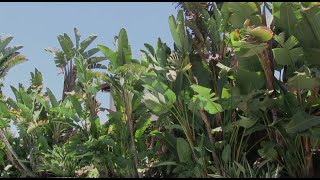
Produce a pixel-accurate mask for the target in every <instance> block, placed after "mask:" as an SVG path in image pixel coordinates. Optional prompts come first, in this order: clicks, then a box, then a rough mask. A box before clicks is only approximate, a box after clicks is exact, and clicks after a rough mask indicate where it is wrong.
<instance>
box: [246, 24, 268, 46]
mask: <svg viewBox="0 0 320 180" xmlns="http://www.w3.org/2000/svg"><path fill="white" fill-rule="evenodd" d="M249 33H250V34H251V35H252V36H254V37H255V38H256V39H257V40H259V41H261V42H266V41H269V40H270V39H271V38H272V35H273V33H272V31H271V29H269V28H267V27H265V26H258V27H256V28H254V29H252V30H251V31H250V32H249Z"/></svg>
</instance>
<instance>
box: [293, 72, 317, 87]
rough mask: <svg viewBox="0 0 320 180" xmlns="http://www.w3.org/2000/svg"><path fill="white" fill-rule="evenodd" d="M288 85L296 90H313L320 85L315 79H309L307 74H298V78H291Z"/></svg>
mask: <svg viewBox="0 0 320 180" xmlns="http://www.w3.org/2000/svg"><path fill="white" fill-rule="evenodd" d="M288 85H289V87H291V88H294V89H306V90H311V89H313V88H314V87H316V86H318V85H319V81H318V80H317V79H315V78H311V77H308V76H307V75H306V73H297V75H296V76H294V77H291V78H289V80H288Z"/></svg>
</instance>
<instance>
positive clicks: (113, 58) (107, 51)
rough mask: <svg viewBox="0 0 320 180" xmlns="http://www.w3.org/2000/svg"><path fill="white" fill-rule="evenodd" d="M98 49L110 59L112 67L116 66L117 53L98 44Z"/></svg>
mask: <svg viewBox="0 0 320 180" xmlns="http://www.w3.org/2000/svg"><path fill="white" fill-rule="evenodd" d="M98 48H99V50H100V51H101V52H102V53H103V54H104V55H105V56H106V58H107V59H109V60H110V62H111V64H112V66H113V67H118V64H119V62H118V53H117V52H114V51H113V50H111V49H109V48H108V47H106V46H103V45H98Z"/></svg>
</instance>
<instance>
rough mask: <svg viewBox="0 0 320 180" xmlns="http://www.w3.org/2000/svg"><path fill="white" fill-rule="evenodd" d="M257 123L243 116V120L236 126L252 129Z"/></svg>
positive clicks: (237, 122) (236, 123)
mask: <svg viewBox="0 0 320 180" xmlns="http://www.w3.org/2000/svg"><path fill="white" fill-rule="evenodd" d="M256 123H257V120H254V119H250V118H247V117H244V116H241V119H240V120H238V121H236V122H235V125H238V126H240V127H244V128H245V129H249V128H251V127H252V126H253V125H255V124H256Z"/></svg>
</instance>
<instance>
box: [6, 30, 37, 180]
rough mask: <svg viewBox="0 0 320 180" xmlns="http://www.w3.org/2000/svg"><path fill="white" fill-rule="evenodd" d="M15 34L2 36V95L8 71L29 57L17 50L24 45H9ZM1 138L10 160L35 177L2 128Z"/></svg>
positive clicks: (18, 167) (22, 170)
mask: <svg viewBox="0 0 320 180" xmlns="http://www.w3.org/2000/svg"><path fill="white" fill-rule="evenodd" d="M12 39H13V36H11V35H6V36H1V37H0V96H1V97H2V90H1V87H3V80H4V78H5V76H6V75H7V73H8V71H9V70H10V69H11V68H12V67H14V66H15V65H17V64H20V63H22V62H25V61H26V60H27V58H26V57H25V56H23V55H20V53H19V52H17V50H19V49H21V48H22V47H23V46H12V47H7V46H8V44H9V43H10V42H11V41H12ZM0 139H1V141H2V142H4V143H5V145H6V154H7V157H8V159H9V161H10V162H11V163H12V164H13V165H14V166H15V167H16V168H17V169H18V170H19V171H21V172H26V173H27V174H28V175H29V176H30V177H35V175H34V174H33V173H32V172H31V171H30V170H29V169H28V168H27V167H26V166H25V165H24V164H23V163H22V162H21V161H20V160H19V158H18V156H17V154H16V153H15V151H14V150H13V148H12V146H11V145H10V143H9V141H8V139H7V137H6V134H5V131H4V130H3V129H2V128H0Z"/></svg>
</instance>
